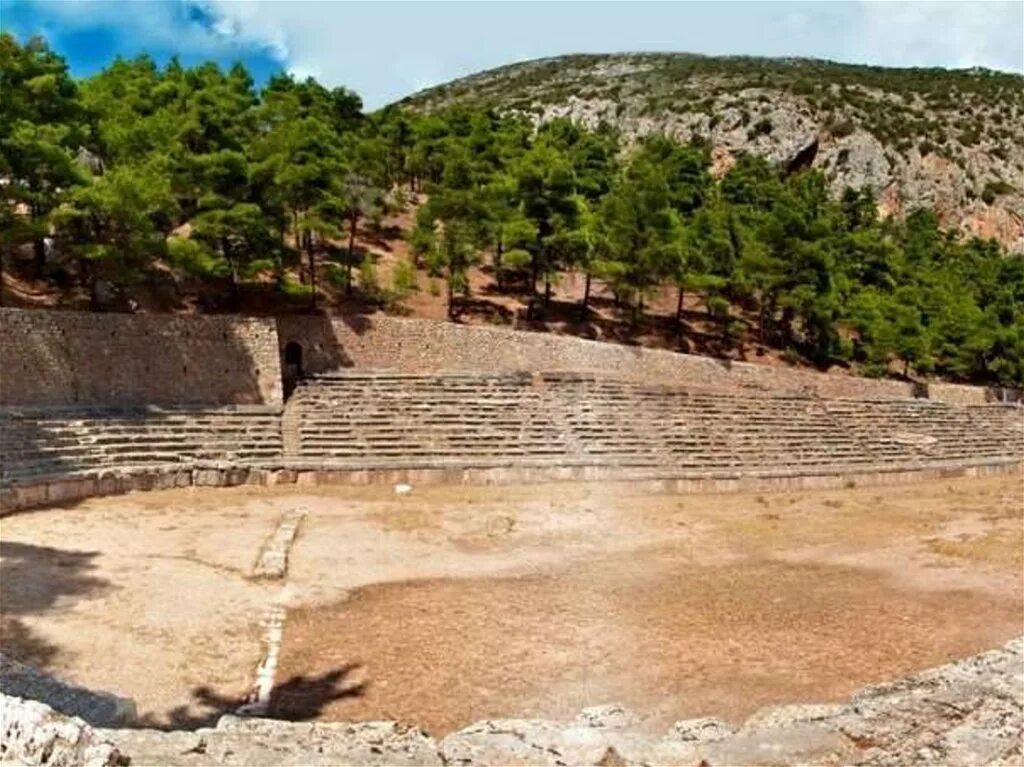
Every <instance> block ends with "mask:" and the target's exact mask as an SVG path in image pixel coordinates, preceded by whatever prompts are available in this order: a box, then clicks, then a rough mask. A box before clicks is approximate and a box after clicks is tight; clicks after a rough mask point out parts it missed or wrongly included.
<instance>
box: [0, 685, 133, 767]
mask: <svg viewBox="0 0 1024 767" xmlns="http://www.w3.org/2000/svg"><path fill="white" fill-rule="evenodd" d="M122 763H126V762H125V761H124V760H123V759H122V757H121V755H120V753H119V752H118V750H117V749H116V748H115V747H114V746H113V744H111V743H110V742H108V741H106V740H104V739H103V738H101V737H100V736H98V735H97V734H96V732H95V731H94V730H93V729H92V728H91V727H89V725H87V724H86V723H85V722H83V721H82V720H81V719H79V718H77V717H73V716H64V715H63V714H59V713H57V712H56V711H54V710H53V709H52V708H50V707H49V706H47V705H46V704H44V703H40V702H38V701H35V700H25V699H23V698H16V697H14V696H11V695H4V694H3V693H0V764H19V765H37V764H38V765H47V767H108V766H112V765H116V764H122Z"/></svg>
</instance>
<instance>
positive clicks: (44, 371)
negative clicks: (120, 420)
mask: <svg viewBox="0 0 1024 767" xmlns="http://www.w3.org/2000/svg"><path fill="white" fill-rule="evenodd" d="M281 401H282V395H281V364H280V359H279V353H278V341H277V328H276V325H275V322H274V320H273V319H272V318H268V319H248V318H241V317H233V316H200V317H194V316H176V315H167V314H160V315H155V314H101V313H89V312H63V311H61V312H56V311H26V310H19V309H0V406H14V407H28V406H32V407H35V406H68V405H180V404H211V405H212V404H279V403H280V402H281Z"/></svg>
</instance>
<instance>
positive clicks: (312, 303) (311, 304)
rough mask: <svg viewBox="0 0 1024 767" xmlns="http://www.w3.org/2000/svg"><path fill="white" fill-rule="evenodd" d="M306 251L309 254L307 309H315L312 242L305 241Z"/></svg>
mask: <svg viewBox="0 0 1024 767" xmlns="http://www.w3.org/2000/svg"><path fill="white" fill-rule="evenodd" d="M306 252H307V253H308V255H309V287H310V293H309V309H310V311H313V312H315V311H316V256H315V255H314V253H313V243H312V242H309V243H307V250H306Z"/></svg>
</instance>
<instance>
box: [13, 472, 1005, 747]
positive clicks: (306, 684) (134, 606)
mask: <svg viewBox="0 0 1024 767" xmlns="http://www.w3.org/2000/svg"><path fill="white" fill-rule="evenodd" d="M1022 501H1024V497H1022V486H1021V478H1020V476H1019V475H1017V476H1013V475H1011V476H1005V477H1001V478H989V479H983V480H960V481H939V482H932V483H927V484H918V485H913V486H904V487H893V488H884V489H883V488H864V489H860V488H854V489H847V490H837V491H821V492H786V493H763V494H749V495H714V496H671V495H656V494H650V493H647V492H644V491H642V490H641V489H638V488H636V487H631V486H626V485H597V484H580V485H537V486H531V487H493V488H444V487H433V488H416V489H415V490H414V492H413V493H412V494H411V495H409V496H405V497H396V496H394V495H393V494H392V493H391V491H390V489H389V488H338V489H324V490H322V491H321V490H316V491H311V492H308V493H297V492H296V489H295V488H292V489H291V490H290V491H289V490H286V489H280V490H278V489H275V490H265V491H258V490H254V489H233V490H206V491H195V490H192V491H179V492H170V493H149V494H140V495H135V496H129V497H124V498H113V499H96V500H91V501H88V502H85V503H82V504H79V505H78V506H77V507H74V508H69V509H55V510H50V511H40V512H35V513H28V514H22V515H17V516H14V517H10V518H8V519H5V520H4V521H3V523H2V535H0V546H2V551H0V555H2V562H0V567H2V570H3V572H2V581H0V596H2V612H3V622H2V629H3V636H2V640H3V647H4V651H6V652H10V653H11V654H14V655H16V656H19V655H20V656H21V657H23V658H26V659H28V660H30V661H34V662H36V663H38V664H40V665H44V666H46V667H48V668H50V669H52V670H54V671H57V672H59V673H62V674H64V675H65V676H68V677H70V678H72V679H74V680H76V681H79V682H81V683H83V684H87V685H90V686H93V687H96V688H101V689H108V690H113V691H116V692H119V693H121V694H124V695H130V696H132V697H135V698H136V699H137V700H138V701H139V704H140V709H141V711H142V714H143V715H144V717H145V718H147V720H148V721H150V722H153V723H156V724H166V723H172V722H173V723H177V724H183V725H186V726H188V725H192V724H197V723H199V722H201V721H203V720H205V719H206V718H209V717H212V716H216V714H218V713H220V712H221V711H224V710H229V709H230V708H231V707H232V706H234V705H236V704H237V703H238V702H239V700H240V699H241V698H242V697H243V696H244V695H245V694H246V692H247V691H248V689H249V687H250V686H251V683H252V679H253V670H254V668H255V665H256V663H257V662H258V660H259V657H260V654H261V651H262V647H261V630H260V627H259V622H260V620H261V619H262V617H263V615H264V614H265V611H266V609H267V607H268V606H269V605H270V604H272V603H273V602H274V601H275V600H279V599H283V600H284V601H285V603H286V604H287V605H288V607H289V608H290V609H289V614H288V618H287V622H286V624H285V630H284V646H283V650H282V661H281V666H280V668H279V670H278V674H277V681H278V685H279V687H278V691H277V693H276V695H275V698H274V704H275V708H276V711H277V713H278V714H281V715H288V714H291V715H294V716H301V717H309V716H313V717H320V718H329V719H368V718H397V719H404V720H410V721H415V722H417V723H419V724H421V725H424V726H427V727H428V728H429V729H431V730H433V731H434V732H442V731H446V730H448V729H451V728H453V727H457V726H459V725H461V724H464V723H466V722H469V721H471V720H475V719H481V718H485V717H489V716H519V715H521V716H533V715H538V716H539V715H543V716H549V717H560V716H564V715H569V714H574V713H576V712H577V711H578V710H579V709H580V708H581V707H583V706H586V705H593V704H598V703H603V702H609V701H617V702H621V703H623V704H625V705H627V706H629V707H631V708H633V709H634V710H637V711H641V712H644V713H645V714H646V715H648V716H649V721H650V723H651V725H652V727H653V726H662V725H663V724H664V723H665V722H666V721H671V720H674V719H679V718H682V717H684V716H696V715H703V714H709V715H718V716H724V717H726V718H738V717H741V716H743V715H744V714H746V713H750V712H751V711H753V710H754V709H756V708H758V707H760V706H761V705H764V704H766V703H772V702H797V701H805V700H816V701H818V700H827V699H829V698H839V697H842V696H845V695H847V694H848V693H849V692H851V691H853V690H855V689H857V688H858V687H861V686H863V685H864V684H866V683H870V682H873V681H880V680H882V679H886V678H890V677H893V676H896V675H900V674H904V673H907V672H911V671H913V670H915V669H920V668H924V667H927V666H931V665H935V664H938V663H941V662H944V661H946V660H948V659H951V658H955V657H961V656H965V655H968V654H971V653H974V652H977V651H979V650H982V649H985V648H988V647H991V646H995V645H997V644H999V643H1001V642H1003V641H1005V640H1006V639H1009V638H1010V637H1012V636H1014V635H1016V634H1019V633H1020V630H1021V624H1022V620H1024V593H1022V586H1021V582H1020V572H1021V569H1022V567H1024V561H1022V557H1024V528H1022V521H1024V511H1022V506H1024V504H1022ZM298 507H301V508H304V509H306V510H307V512H308V514H307V517H306V519H305V521H304V522H303V526H302V527H301V528H300V532H299V537H298V539H297V540H296V542H295V545H294V546H293V548H292V552H291V560H290V567H289V575H288V578H287V582H286V583H285V584H284V586H283V588H282V585H280V584H267V583H260V582H255V581H253V580H251V579H250V577H249V574H250V572H251V568H252V565H253V563H254V561H255V558H256V554H257V551H258V549H259V547H260V544H261V543H262V542H263V541H264V540H265V539H266V538H267V537H268V536H269V535H270V534H271V532H272V531H273V529H274V526H275V525H276V523H277V520H278V519H279V518H280V516H281V514H282V513H284V511H285V510H288V509H293V508H298ZM204 687H205V688H207V689H205V690H204V689H202V688H204Z"/></svg>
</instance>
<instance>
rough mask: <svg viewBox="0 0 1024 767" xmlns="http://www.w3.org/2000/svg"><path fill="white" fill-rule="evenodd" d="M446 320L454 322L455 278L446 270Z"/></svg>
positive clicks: (450, 271)
mask: <svg viewBox="0 0 1024 767" xmlns="http://www.w3.org/2000/svg"><path fill="white" fill-rule="evenodd" d="M447 282H448V319H449V320H451V321H452V322H454V321H455V277H454V275H453V274H452V270H451V269H449V270H448V280H447Z"/></svg>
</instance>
